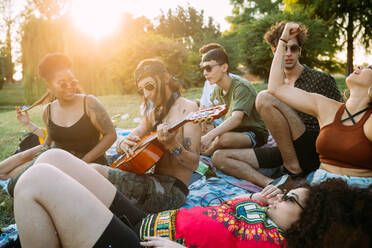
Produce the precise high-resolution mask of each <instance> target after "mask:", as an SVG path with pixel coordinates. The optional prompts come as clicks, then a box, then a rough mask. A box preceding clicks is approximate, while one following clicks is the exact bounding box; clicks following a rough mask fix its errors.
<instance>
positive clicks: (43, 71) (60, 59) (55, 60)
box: [39, 53, 72, 82]
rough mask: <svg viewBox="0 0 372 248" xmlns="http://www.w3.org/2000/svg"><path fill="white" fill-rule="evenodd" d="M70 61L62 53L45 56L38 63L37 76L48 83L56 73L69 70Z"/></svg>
mask: <svg viewBox="0 0 372 248" xmlns="http://www.w3.org/2000/svg"><path fill="white" fill-rule="evenodd" d="M71 67H72V63H71V60H70V59H69V58H68V57H67V56H66V55H64V54H62V53H51V54H48V55H46V56H45V57H44V58H43V59H42V60H41V62H40V63H39V75H40V77H42V78H44V79H45V80H46V81H47V82H50V81H51V80H52V79H53V77H54V74H55V73H56V72H57V71H60V70H64V69H71Z"/></svg>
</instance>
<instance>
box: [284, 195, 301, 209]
mask: <svg viewBox="0 0 372 248" xmlns="http://www.w3.org/2000/svg"><path fill="white" fill-rule="evenodd" d="M282 201H290V202H293V203H295V204H297V205H298V206H300V208H302V209H304V207H303V206H302V205H301V204H300V203H299V202H298V201H297V200H296V197H295V196H294V195H288V192H285V193H284V194H283V196H282Z"/></svg>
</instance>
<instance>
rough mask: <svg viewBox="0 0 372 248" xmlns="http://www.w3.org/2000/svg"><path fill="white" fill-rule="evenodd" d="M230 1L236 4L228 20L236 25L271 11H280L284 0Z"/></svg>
mask: <svg viewBox="0 0 372 248" xmlns="http://www.w3.org/2000/svg"><path fill="white" fill-rule="evenodd" d="M230 2H231V4H232V5H233V6H234V8H233V10H232V14H233V15H232V16H229V17H228V18H227V20H228V21H229V22H230V23H231V24H232V25H233V26H234V25H236V24H241V23H247V22H250V21H252V20H254V19H256V18H261V17H263V16H266V15H269V14H271V13H278V12H279V11H280V6H281V3H282V0H230Z"/></svg>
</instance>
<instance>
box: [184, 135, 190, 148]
mask: <svg viewBox="0 0 372 248" xmlns="http://www.w3.org/2000/svg"><path fill="white" fill-rule="evenodd" d="M183 143H184V145H183V146H184V147H185V149H186V150H190V147H191V144H192V143H191V138H190V137H185V138H184V139H183Z"/></svg>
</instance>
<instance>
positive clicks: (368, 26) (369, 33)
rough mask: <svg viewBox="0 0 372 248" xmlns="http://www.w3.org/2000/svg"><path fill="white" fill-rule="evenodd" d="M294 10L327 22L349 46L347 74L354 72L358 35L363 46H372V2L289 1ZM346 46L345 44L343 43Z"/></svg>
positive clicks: (331, 0)
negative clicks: (307, 13)
mask: <svg viewBox="0 0 372 248" xmlns="http://www.w3.org/2000/svg"><path fill="white" fill-rule="evenodd" d="M286 2H288V4H289V5H290V6H292V8H296V7H300V8H301V9H302V10H305V11H309V12H310V13H311V17H312V18H314V19H319V18H321V19H323V20H325V21H327V23H328V25H329V27H330V28H331V29H332V30H334V31H335V32H336V33H337V34H338V35H339V38H342V39H343V40H344V41H345V42H346V44H347V65H346V74H347V75H349V74H350V73H351V72H352V71H353V59H354V41H355V39H356V37H357V36H358V35H360V37H361V43H362V45H363V46H364V47H365V48H366V49H368V48H369V47H370V46H371V45H372V1H371V0H347V1H341V0H328V1H326V2H325V1H323V0H315V1H314V0H311V1H310V0H287V1H286ZM343 44H344V43H343Z"/></svg>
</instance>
